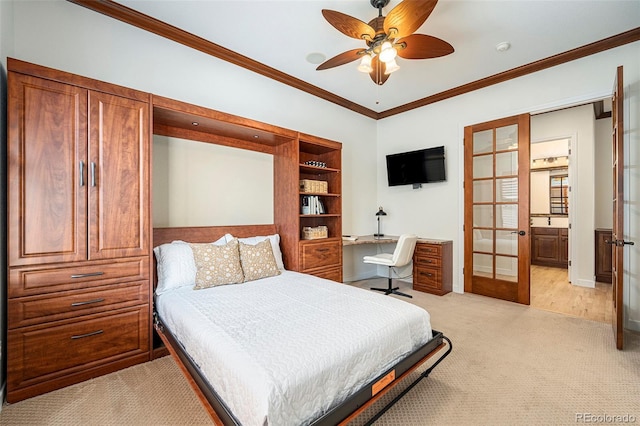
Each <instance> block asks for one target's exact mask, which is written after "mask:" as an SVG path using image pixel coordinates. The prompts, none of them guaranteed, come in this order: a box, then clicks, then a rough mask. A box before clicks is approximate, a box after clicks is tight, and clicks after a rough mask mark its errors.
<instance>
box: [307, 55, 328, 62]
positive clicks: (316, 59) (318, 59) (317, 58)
mask: <svg viewBox="0 0 640 426" xmlns="http://www.w3.org/2000/svg"><path fill="white" fill-rule="evenodd" d="M326 58H327V57H326V56H325V55H324V53H320V52H313V53H309V54H308V55H307V62H309V63H311V64H314V65H318V64H321V63H323V62H324V60H325V59H326Z"/></svg>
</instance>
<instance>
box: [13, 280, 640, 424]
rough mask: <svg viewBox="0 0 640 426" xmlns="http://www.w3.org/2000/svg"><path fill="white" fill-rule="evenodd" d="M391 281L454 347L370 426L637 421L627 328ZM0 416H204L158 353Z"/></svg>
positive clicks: (131, 420)
mask: <svg viewBox="0 0 640 426" xmlns="http://www.w3.org/2000/svg"><path fill="white" fill-rule="evenodd" d="M371 284H375V285H378V286H379V285H385V283H384V280H381V281H377V282H375V283H371V282H360V283H357V284H355V285H360V286H363V287H365V288H366V287H368V286H369V285H371ZM401 286H402V287H403V288H401V290H402V291H405V292H408V293H410V294H412V295H414V299H411V300H409V299H406V300H408V301H411V302H412V303H416V304H418V305H420V306H423V307H425V308H426V309H427V310H428V311H429V312H430V313H431V316H432V324H433V327H434V328H435V329H436V330H440V331H442V332H444V333H445V335H446V336H448V337H449V338H450V339H451V340H452V341H453V346H454V349H453V352H452V354H451V355H450V356H449V357H448V358H446V359H445V360H444V361H443V362H442V363H441V364H440V365H439V366H437V367H436V369H435V370H434V371H433V372H432V374H431V375H430V376H429V377H428V378H426V379H424V380H422V382H420V383H419V384H418V385H417V386H416V387H415V388H414V389H412V390H411V391H410V392H409V393H408V394H407V395H406V396H405V397H404V398H403V399H402V400H400V402H398V403H397V404H396V405H395V406H394V407H393V408H392V409H391V410H390V411H389V412H387V413H386V414H385V415H384V416H383V417H382V418H381V419H380V420H378V422H376V424H377V425H556V424H557V425H560V424H566V425H575V424H582V423H595V422H596V421H597V420H601V423H606V424H621V423H624V420H625V417H623V416H627V417H626V419H628V420H635V421H634V423H640V336H638V335H636V334H632V333H627V334H626V336H625V337H626V347H625V350H624V351H622V352H620V351H617V350H616V349H615V348H614V345H613V338H612V331H611V326H610V325H608V324H604V323H600V322H595V321H589V320H584V319H579V318H574V317H569V316H564V315H562V314H555V313H551V312H546V311H542V310H537V309H535V308H530V307H526V306H522V305H517V304H514V303H509V302H503V301H499V300H495V299H491V298H486V297H482V296H476V295H472V294H463V295H461V294H453V293H451V294H448V295H446V296H443V297H438V296H433V295H430V294H425V293H420V292H415V291H413V290H410V289H409V288H408V286H407V285H404V286H403V283H401ZM393 297H398V296H393ZM414 375H415V374H414ZM391 393H395V392H391ZM390 398H391V396H389V397H388V398H387V399H390ZM380 405H381V404H378V406H380ZM374 408H376V407H374ZM365 414H366V415H367V416H368V415H370V414H371V413H370V412H369V411H367V412H366V413H365ZM616 416H620V417H616ZM586 420H589V421H588V422H587V421H586ZM616 420H620V421H616ZM364 422H365V420H364V419H360V418H359V419H356V421H355V422H353V423H354V424H356V425H359V424H363V423H364ZM0 424H2V425H30V426H37V425H167V426H169V425H207V424H211V421H210V420H209V418H208V417H207V414H206V413H205V411H204V409H203V408H202V407H201V406H200V404H199V401H198V400H197V398H196V397H195V396H194V394H193V392H192V391H191V389H190V388H189V386H188V384H187V382H186V380H185V379H184V378H183V377H182V375H181V373H180V371H179V370H178V368H177V367H176V365H175V364H174V363H173V361H172V360H171V358H170V357H165V358H162V359H158V360H155V361H152V362H149V363H146V364H143V365H139V366H135V367H132V368H129V369H126V370H122V371H119V372H117V373H113V374H110V375H108V376H104V377H100V378H97V379H94V380H90V381H88V382H85V383H81V384H78V385H75V386H70V387H68V388H65V389H61V390H58V391H55V392H51V393H49V394H46V395H41V396H39V397H35V398H32V399H29V400H26V401H22V402H19V403H16V404H12V405H5V406H4V407H3V409H2V412H1V413H0Z"/></svg>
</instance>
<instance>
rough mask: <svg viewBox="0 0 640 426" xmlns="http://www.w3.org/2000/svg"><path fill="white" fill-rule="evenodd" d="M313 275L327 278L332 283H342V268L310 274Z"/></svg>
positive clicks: (327, 269) (321, 270)
mask: <svg viewBox="0 0 640 426" xmlns="http://www.w3.org/2000/svg"><path fill="white" fill-rule="evenodd" d="M310 274H311V275H315V276H316V277H320V278H326V279H328V280H331V281H336V282H339V283H341V282H342V268H341V267H338V268H326V269H320V270H317V271H313V272H310Z"/></svg>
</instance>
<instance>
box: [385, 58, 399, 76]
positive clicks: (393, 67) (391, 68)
mask: <svg viewBox="0 0 640 426" xmlns="http://www.w3.org/2000/svg"><path fill="white" fill-rule="evenodd" d="M385 65H386V67H385V70H384V73H385V74H391V73H392V72H396V71H398V70H399V69H400V65H398V64H397V63H396V60H395V59H391V60H390V61H388V62H385Z"/></svg>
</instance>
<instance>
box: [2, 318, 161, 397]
mask: <svg viewBox="0 0 640 426" xmlns="http://www.w3.org/2000/svg"><path fill="white" fill-rule="evenodd" d="M7 344H8V347H7V378H8V380H7V389H8V392H9V393H11V392H13V391H15V390H16V389H19V388H21V387H28V386H32V385H35V384H37V383H39V382H43V381H48V380H53V379H56V378H60V377H62V376H66V375H68V374H73V373H78V372H81V371H83V370H85V369H88V368H91V367H96V366H99V365H100V364H101V363H106V362H110V361H116V360H118V359H122V358H125V357H130V356H135V355H140V354H142V355H146V356H147V357H148V351H149V308H148V306H141V307H138V308H128V309H123V310H120V311H117V312H114V313H108V314H102V315H92V316H89V317H83V319H82V320H79V321H59V322H57V323H53V324H50V325H40V326H34V327H26V328H21V329H17V330H9V332H8V333H7Z"/></svg>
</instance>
